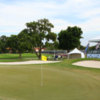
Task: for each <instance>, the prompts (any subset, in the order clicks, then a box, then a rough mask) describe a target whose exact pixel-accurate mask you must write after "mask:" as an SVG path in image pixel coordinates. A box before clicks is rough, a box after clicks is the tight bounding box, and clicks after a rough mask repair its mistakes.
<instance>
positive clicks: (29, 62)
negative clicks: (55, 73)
mask: <svg viewBox="0 0 100 100" xmlns="http://www.w3.org/2000/svg"><path fill="white" fill-rule="evenodd" d="M57 62H59V61H41V60H33V61H23V62H0V65H23V64H24V65H26V64H46V63H57Z"/></svg>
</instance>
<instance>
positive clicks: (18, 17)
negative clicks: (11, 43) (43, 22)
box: [0, 0, 100, 46]
mask: <svg viewBox="0 0 100 100" xmlns="http://www.w3.org/2000/svg"><path fill="white" fill-rule="evenodd" d="M41 18H48V19H49V20H50V22H52V23H53V24H54V26H55V27H54V29H53V30H52V31H54V32H56V33H58V32H60V30H62V29H66V28H67V27H68V26H79V27H81V28H82V30H83V39H81V42H82V45H84V46H86V45H87V43H88V40H89V39H91V38H94V37H97V36H100V1H99V0H0V35H8V36H9V35H11V34H18V33H19V32H20V31H21V30H22V29H24V28H25V23H26V22H30V21H34V20H35V21H36V20H38V19H41Z"/></svg>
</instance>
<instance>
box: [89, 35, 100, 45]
mask: <svg viewBox="0 0 100 100" xmlns="http://www.w3.org/2000/svg"><path fill="white" fill-rule="evenodd" d="M89 42H96V43H97V42H100V36H98V37H96V38H93V39H91V40H89Z"/></svg>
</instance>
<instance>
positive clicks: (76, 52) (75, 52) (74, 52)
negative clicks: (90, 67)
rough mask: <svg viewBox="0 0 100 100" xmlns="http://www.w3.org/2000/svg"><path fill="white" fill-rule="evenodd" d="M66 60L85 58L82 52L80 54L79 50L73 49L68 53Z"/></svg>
mask: <svg viewBox="0 0 100 100" xmlns="http://www.w3.org/2000/svg"><path fill="white" fill-rule="evenodd" d="M68 58H72V59H75V58H85V55H84V53H83V52H81V51H80V50H78V49H77V48H75V49H74V50H72V51H71V52H69V53H68Z"/></svg>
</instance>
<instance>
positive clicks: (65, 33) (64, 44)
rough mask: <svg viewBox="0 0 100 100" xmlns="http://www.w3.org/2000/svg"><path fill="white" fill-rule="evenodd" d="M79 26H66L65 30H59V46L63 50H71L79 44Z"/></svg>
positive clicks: (80, 33)
mask: <svg viewBox="0 0 100 100" xmlns="http://www.w3.org/2000/svg"><path fill="white" fill-rule="evenodd" d="M82 33H83V32H82V30H81V28H79V27H77V26H74V27H68V28H67V29H66V30H61V32H60V33H59V34H58V41H59V48H60V49H64V50H68V51H70V50H72V49H74V48H75V47H78V46H80V39H81V38H82V36H81V35H82Z"/></svg>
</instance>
